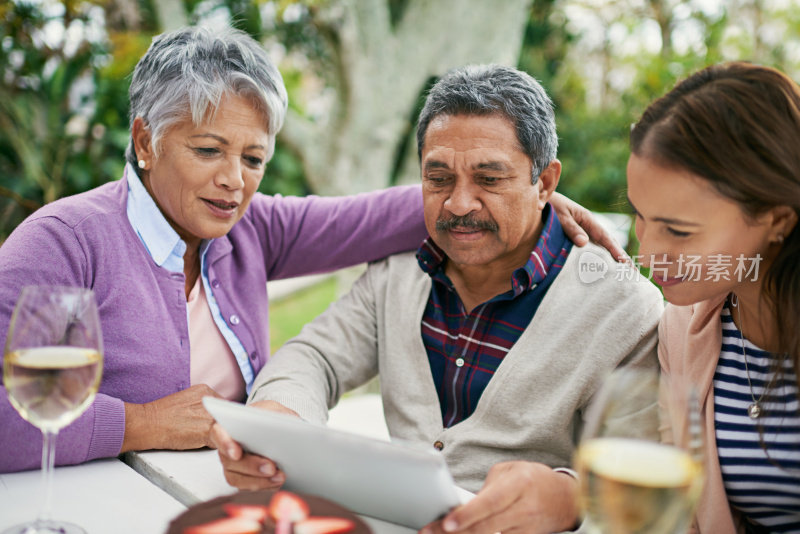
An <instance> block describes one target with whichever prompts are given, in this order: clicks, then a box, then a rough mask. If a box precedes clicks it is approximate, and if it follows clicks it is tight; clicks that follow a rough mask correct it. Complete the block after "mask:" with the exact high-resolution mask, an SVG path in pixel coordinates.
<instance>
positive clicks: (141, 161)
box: [139, 159, 147, 169]
mask: <svg viewBox="0 0 800 534" xmlns="http://www.w3.org/2000/svg"><path fill="white" fill-rule="evenodd" d="M146 165H147V163H145V162H144V160H143V159H140V160H139V168H140V169H144V168H145V166H146Z"/></svg>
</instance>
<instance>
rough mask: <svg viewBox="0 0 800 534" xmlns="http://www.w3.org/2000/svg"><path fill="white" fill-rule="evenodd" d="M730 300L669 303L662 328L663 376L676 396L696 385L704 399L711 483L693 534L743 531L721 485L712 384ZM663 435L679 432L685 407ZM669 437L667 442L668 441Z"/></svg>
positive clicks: (679, 408)
mask: <svg viewBox="0 0 800 534" xmlns="http://www.w3.org/2000/svg"><path fill="white" fill-rule="evenodd" d="M724 303H725V297H719V298H716V299H710V300H707V301H703V302H700V303H698V304H694V305H691V306H673V305H672V304H668V305H667V307H666V309H665V311H664V315H663V316H662V317H661V323H660V324H659V327H658V359H659V361H660V362H661V369H662V376H663V378H664V381H665V382H666V383H667V384H669V385H670V389H671V390H672V391H671V393H672V397H673V398H676V397H677V396H678V393H679V391H680V390H679V388H681V386H682V385H683V384H685V383H687V382H690V383H693V384H694V385H695V386H696V387H697V389H698V394H699V397H700V399H701V420H702V423H703V439H704V463H705V468H706V481H705V486H704V487H703V493H702V495H701V497H700V505H699V507H698V510H697V516H696V518H695V523H694V525H693V528H692V532H695V533H700V534H734V533H737V532H744V527H743V525H742V524H741V523H742V522H741V521H740V520H739V518H738V517H734V514H733V513H732V511H731V508H730V505H729V504H728V497H727V494H726V493H725V487H724V485H723V483H722V472H721V470H720V466H719V458H718V456H717V441H716V433H715V428H714V389H713V388H712V382H713V380H714V372H715V371H716V368H717V360H719V354H720V350H721V349H722V326H721V319H720V313H721V311H722V306H723V304H724ZM673 408H674V409H673V411H672V412H671V413H670V416H669V418H668V420H667V421H666V425H667V426H665V427H664V428H662V433H665V432H666V433H669V432H670V431H671V429H675V432H679V431H680V430H679V429H680V428H681V426H682V425H681V424H680V421H682V420H683V418H684V414H685V411H684V408H685V406H677V405H676V406H674V407H673ZM667 439H668V438H667Z"/></svg>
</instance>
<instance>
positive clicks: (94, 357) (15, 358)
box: [3, 286, 103, 534]
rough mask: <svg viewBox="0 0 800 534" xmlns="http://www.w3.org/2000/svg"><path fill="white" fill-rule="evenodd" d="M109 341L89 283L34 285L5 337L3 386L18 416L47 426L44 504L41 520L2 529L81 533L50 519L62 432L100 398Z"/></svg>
mask: <svg viewBox="0 0 800 534" xmlns="http://www.w3.org/2000/svg"><path fill="white" fill-rule="evenodd" d="M102 347H103V341H102V334H101V331H100V319H99V317H98V313H97V305H96V303H95V300H94V294H93V293H92V292H91V291H90V290H88V289H83V288H74V287H54V286H28V287H25V288H23V289H22V292H21V293H20V297H19V300H17V303H16V306H15V307H14V312H13V314H12V316H11V323H10V326H9V329H8V335H7V337H6V347H5V352H4V357H3V384H4V386H5V388H6V392H7V393H8V398H9V401H10V402H11V404H12V405H13V406H14V408H15V409H16V410H17V411H18V412H19V414H20V415H21V416H22V417H23V418H24V419H25V420H27V421H29V422H30V423H31V424H33V425H34V426H36V427H37V428H39V429H40V430H41V431H42V435H43V447H42V478H43V485H44V493H43V502H42V507H41V512H40V514H39V517H38V519H36V520H35V521H33V522H31V523H27V524H23V525H17V526H14V527H12V528H11V529H8V530H6V531H4V532H3V534H40V533H51V532H52V533H59V534H82V533H84V532H85V531H84V530H83V529H82V528H81V527H79V526H77V525H73V524H71V523H65V522H59V521H53V520H51V519H50V505H51V494H52V478H53V467H54V463H55V441H56V436H57V434H58V431H59V430H60V429H62V428H64V427H65V426H67V425H68V424H70V423H71V422H73V421H74V420H75V419H77V418H78V417H79V416H80V415H81V414H82V413H83V412H84V411H85V410H86V409H87V408H88V407H89V405H90V404H91V403H92V402H93V401H94V398H95V395H96V394H97V389H98V387H99V386H100V377H101V376H102V371H103V356H102V354H103V350H102Z"/></svg>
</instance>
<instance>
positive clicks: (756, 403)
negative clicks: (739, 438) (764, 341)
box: [731, 293, 766, 419]
mask: <svg viewBox="0 0 800 534" xmlns="http://www.w3.org/2000/svg"><path fill="white" fill-rule="evenodd" d="M731 306H732V307H733V308H736V311H737V314H738V315H739V327H740V328H739V329H738V330H739V341H740V342H741V346H742V358H744V372H745V373H746V374H747V387H748V388H749V389H750V398H751V399H753V403H752V404H751V405H750V406H748V407H747V415H749V416H750V419H758V418H759V417H760V416H761V404H760V403H761V399H763V398H764V393H766V389H765V390H764V391H762V392H761V395H759V397H758V400H756V395H755V393H753V383H752V382H751V381H750V368H749V367H748V366H747V351H746V350H745V347H744V333H743V331H744V317H742V309H741V308H740V307H739V297H737V296H736V294H735V293H732V294H731ZM734 326H735V325H734Z"/></svg>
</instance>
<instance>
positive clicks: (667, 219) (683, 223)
mask: <svg viewBox="0 0 800 534" xmlns="http://www.w3.org/2000/svg"><path fill="white" fill-rule="evenodd" d="M628 204H630V206H631V209H632V210H633V212H634V213H637V214H638V213H639V210H637V209H636V206H634V205H633V202H631V199H630V197H628ZM653 220H654V221H656V222H660V223H664V224H672V225H675V226H700V223H695V222H689V221H684V220H681V219H672V218H670V217H653Z"/></svg>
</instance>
